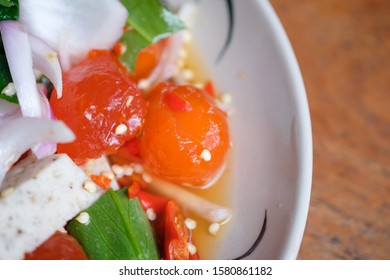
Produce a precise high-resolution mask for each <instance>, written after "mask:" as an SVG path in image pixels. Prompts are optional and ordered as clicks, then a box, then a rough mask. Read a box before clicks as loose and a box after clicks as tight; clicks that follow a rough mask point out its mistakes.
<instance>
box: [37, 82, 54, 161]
mask: <svg viewBox="0 0 390 280" xmlns="http://www.w3.org/2000/svg"><path fill="white" fill-rule="evenodd" d="M37 87H38V91H39V97H40V98H41V106H42V114H43V117H44V118H45V119H49V120H54V119H55V117H54V112H53V109H52V108H51V106H50V103H49V100H48V99H47V97H46V96H47V87H46V85H44V84H38V85H37ZM31 150H32V152H33V153H34V155H35V156H36V157H37V158H38V159H41V158H44V157H46V156H49V155H52V154H54V153H55V152H56V151H57V143H55V142H42V143H39V144H37V145H35V146H34V147H32V148H31Z"/></svg>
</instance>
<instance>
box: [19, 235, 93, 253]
mask: <svg viewBox="0 0 390 280" xmlns="http://www.w3.org/2000/svg"><path fill="white" fill-rule="evenodd" d="M25 259H26V260H87V259H88V258H87V255H86V254H85V252H84V250H83V248H82V247H81V246H80V244H79V243H78V242H77V240H76V239H74V238H73V237H72V236H70V235H69V234H66V233H61V232H56V233H55V234H54V235H53V236H51V237H50V238H49V239H48V240H46V241H45V242H44V243H43V244H41V245H40V246H39V247H38V248H36V249H35V250H34V251H33V252H31V253H27V254H25Z"/></svg>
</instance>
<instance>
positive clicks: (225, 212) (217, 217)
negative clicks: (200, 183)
mask: <svg viewBox="0 0 390 280" xmlns="http://www.w3.org/2000/svg"><path fill="white" fill-rule="evenodd" d="M149 189H150V190H152V191H153V192H154V193H156V194H158V195H161V196H164V197H169V198H172V199H174V200H176V201H177V202H178V203H179V204H180V205H182V207H186V209H187V210H189V211H191V212H193V213H195V214H197V215H199V216H200V217H202V218H203V219H205V220H206V221H208V222H210V223H219V224H224V223H227V222H228V221H229V220H230V219H231V217H232V210H230V209H229V208H226V207H223V206H221V205H218V204H215V203H213V202H211V201H208V200H207V199H205V198H203V197H200V196H198V195H196V194H194V193H192V192H190V191H188V190H186V189H184V187H182V186H178V185H175V184H173V183H171V182H168V181H164V180H162V179H159V178H157V177H152V180H151V183H150V185H149Z"/></svg>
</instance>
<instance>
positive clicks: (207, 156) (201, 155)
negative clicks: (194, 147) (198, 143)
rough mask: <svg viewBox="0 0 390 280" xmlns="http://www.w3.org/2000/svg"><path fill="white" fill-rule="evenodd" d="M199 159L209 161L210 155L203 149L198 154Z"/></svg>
mask: <svg viewBox="0 0 390 280" xmlns="http://www.w3.org/2000/svg"><path fill="white" fill-rule="evenodd" d="M200 158H201V159H203V160H204V161H210V160H211V153H210V151H209V150H207V149H204V150H203V151H202V153H201V154H200Z"/></svg>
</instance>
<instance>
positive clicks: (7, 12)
mask: <svg viewBox="0 0 390 280" xmlns="http://www.w3.org/2000/svg"><path fill="white" fill-rule="evenodd" d="M18 18H19V1H18V0H0V20H17V19H18Z"/></svg>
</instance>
